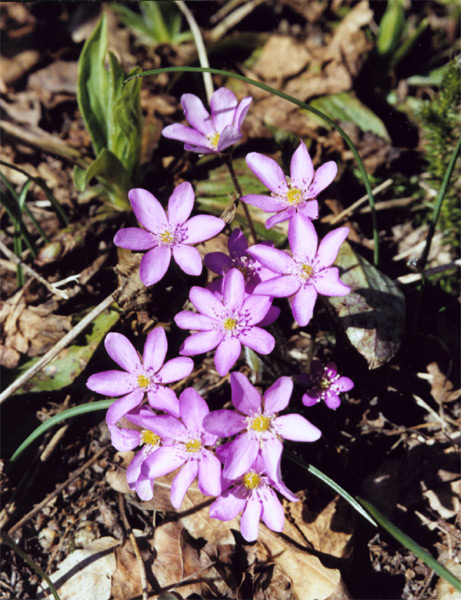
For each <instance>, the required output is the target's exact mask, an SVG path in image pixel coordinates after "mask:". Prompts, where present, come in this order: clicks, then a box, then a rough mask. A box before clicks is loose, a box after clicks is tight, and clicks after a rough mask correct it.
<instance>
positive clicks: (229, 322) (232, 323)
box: [223, 317, 237, 331]
mask: <svg viewBox="0 0 461 600" xmlns="http://www.w3.org/2000/svg"><path fill="white" fill-rule="evenodd" d="M236 326H237V319H231V317H227V318H225V319H224V321H223V327H224V329H225V330H226V331H233V330H234V329H235V327H236Z"/></svg>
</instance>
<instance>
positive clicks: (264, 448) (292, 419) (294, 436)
mask: <svg viewBox="0 0 461 600" xmlns="http://www.w3.org/2000/svg"><path fill="white" fill-rule="evenodd" d="M230 382H231V389H232V404H233V405H234V406H235V408H236V409H237V410H236V411H233V410H226V409H223V410H216V411H213V412H211V413H210V414H209V415H208V416H207V417H206V418H205V420H204V423H203V425H204V427H205V429H206V430H207V431H209V432H210V433H214V434H216V435H219V436H221V437H230V436H232V435H235V434H237V433H240V432H242V431H243V433H241V434H240V435H239V436H237V437H236V438H235V439H234V440H233V441H232V442H230V443H229V444H228V445H226V446H227V448H226V454H227V455H226V460H225V464H224V471H223V476H224V477H225V478H226V479H235V478H236V477H240V476H241V475H243V474H244V473H245V472H246V471H248V469H249V468H250V467H251V465H252V464H253V463H254V462H255V460H256V458H257V456H258V455H260V456H261V459H262V461H263V464H264V467H265V470H266V471H267V473H268V474H269V476H270V477H271V479H273V480H274V481H278V480H279V479H280V457H281V455H282V450H283V444H282V442H281V441H280V438H283V439H287V440H294V441H297V442H315V441H316V440H318V439H319V438H320V436H321V435H322V433H321V431H320V430H319V429H318V428H317V427H315V425H312V423H310V422H309V421H308V420H307V419H305V418H304V417H302V416H301V415H298V414H294V413H293V414H290V415H282V416H280V417H278V416H277V413H278V412H280V411H281V410H283V409H285V408H286V407H287V406H288V403H289V401H290V396H291V392H292V391H293V381H292V380H291V379H290V378H289V377H280V378H279V379H277V381H276V382H275V383H274V384H273V385H271V387H270V388H269V389H268V390H266V393H265V394H264V399H263V400H262V399H261V394H260V393H259V392H258V390H257V389H256V388H255V387H254V386H253V385H252V384H251V383H250V382H249V380H248V379H247V377H245V375H243V373H235V372H234V373H231V376H230Z"/></svg>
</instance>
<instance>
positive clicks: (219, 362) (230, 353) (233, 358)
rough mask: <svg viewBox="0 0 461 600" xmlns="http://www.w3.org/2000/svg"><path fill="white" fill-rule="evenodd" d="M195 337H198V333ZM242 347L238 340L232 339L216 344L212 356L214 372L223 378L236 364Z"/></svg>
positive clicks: (228, 338) (226, 338)
mask: <svg viewBox="0 0 461 600" xmlns="http://www.w3.org/2000/svg"><path fill="white" fill-rule="evenodd" d="M195 335H200V334H199V333H197V334H195ZM241 349H242V345H241V344H240V342H239V340H238V339H237V338H234V337H224V339H223V340H222V341H221V342H220V343H219V344H218V347H217V348H216V352H215V355H214V364H215V367H216V370H217V371H218V373H219V374H220V375H221V377H224V375H227V373H229V371H230V370H231V368H232V367H233V366H234V365H235V363H236V362H237V360H238V358H239V356H240V351H241Z"/></svg>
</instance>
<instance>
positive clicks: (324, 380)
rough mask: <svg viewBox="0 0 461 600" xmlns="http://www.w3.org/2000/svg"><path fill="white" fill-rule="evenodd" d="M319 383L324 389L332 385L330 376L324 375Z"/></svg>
mask: <svg viewBox="0 0 461 600" xmlns="http://www.w3.org/2000/svg"><path fill="white" fill-rule="evenodd" d="M319 385H320V387H321V388H322V390H327V389H328V388H329V387H330V385H331V381H330V380H329V379H328V377H322V379H321V380H320V382H319Z"/></svg>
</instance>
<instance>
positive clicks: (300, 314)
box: [291, 285, 317, 327]
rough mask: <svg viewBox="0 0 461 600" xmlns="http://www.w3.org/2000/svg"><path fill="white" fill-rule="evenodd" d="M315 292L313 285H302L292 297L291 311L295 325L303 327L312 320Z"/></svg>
mask: <svg viewBox="0 0 461 600" xmlns="http://www.w3.org/2000/svg"><path fill="white" fill-rule="evenodd" d="M316 300H317V292H316V290H315V288H314V286H313V285H304V286H302V287H300V288H299V290H298V291H297V292H296V294H295V295H294V296H293V300H292V302H291V310H292V312H293V317H294V318H295V321H296V323H298V325H301V327H304V326H305V325H307V324H308V323H309V321H310V320H311V319H312V315H313V313H314V306H315V301H316Z"/></svg>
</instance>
